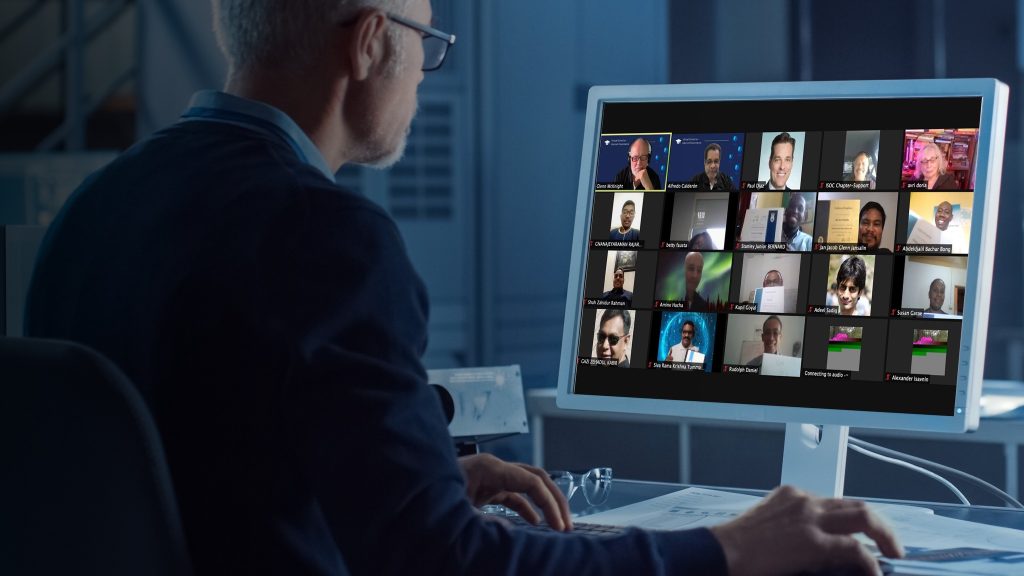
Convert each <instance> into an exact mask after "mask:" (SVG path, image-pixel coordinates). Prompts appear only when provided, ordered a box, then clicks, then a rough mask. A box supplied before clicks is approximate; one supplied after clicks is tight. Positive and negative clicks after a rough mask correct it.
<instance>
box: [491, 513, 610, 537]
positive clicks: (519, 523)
mask: <svg viewBox="0 0 1024 576" xmlns="http://www.w3.org/2000/svg"><path fill="white" fill-rule="evenodd" d="M504 519H505V520H507V521H508V522H509V524H512V525H513V526H515V527H517V528H523V529H525V530H535V531H537V532H555V530H554V529H552V528H551V527H550V526H548V525H547V524H545V523H543V522H541V523H540V524H537V525H533V524H530V523H529V522H527V521H526V520H524V519H523V517H522V516H506V517H504ZM625 530H626V529H625V528H624V527H622V526H606V525H604V524H587V523H586V522H573V529H572V532H567V534H583V535H585V536H615V535H616V534H622V533H623V532H624V531H625Z"/></svg>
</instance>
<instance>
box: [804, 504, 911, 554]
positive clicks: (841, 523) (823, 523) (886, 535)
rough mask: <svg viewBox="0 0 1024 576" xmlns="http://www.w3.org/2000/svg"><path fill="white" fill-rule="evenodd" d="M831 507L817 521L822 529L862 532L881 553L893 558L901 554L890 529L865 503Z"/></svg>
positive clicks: (846, 532) (840, 532)
mask: <svg viewBox="0 0 1024 576" xmlns="http://www.w3.org/2000/svg"><path fill="white" fill-rule="evenodd" d="M854 502H855V501H854ZM831 508H832V509H831V510H826V511H825V512H824V513H822V516H821V520H820V522H819V526H820V527H821V529H822V530H824V531H825V532H828V533H830V534H853V533H855V532H863V533H864V534H866V535H867V536H868V537H869V538H871V539H872V540H874V541H875V543H876V544H878V549H879V550H881V552H882V554H885V555H886V556H889V557H895V558H898V557H901V556H903V547H902V546H900V543H899V541H898V540H897V539H896V535H895V534H893V532H892V529H890V528H889V526H887V525H886V524H885V522H883V521H882V519H881V518H879V517H878V515H877V514H875V513H874V512H872V511H871V510H870V509H868V507H867V505H865V504H863V503H861V502H855V504H854V505H850V506H841V507H837V506H831Z"/></svg>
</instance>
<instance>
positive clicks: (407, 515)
mask: <svg viewBox="0 0 1024 576" xmlns="http://www.w3.org/2000/svg"><path fill="white" fill-rule="evenodd" d="M235 120H238V118H235ZM241 120H242V121H241V122H234V123H224V122H206V121H191V122H182V123H179V124H176V125H174V126H172V127H170V128H168V129H166V130H164V131H162V132H160V133H158V134H156V135H154V136H152V137H151V138H149V139H147V140H145V141H143V142H141V143H139V144H137V145H136V146H134V147H133V148H132V149H130V150H129V151H127V152H126V153H125V154H123V155H122V156H121V157H120V158H118V159H117V160H115V161H114V162H113V163H112V164H111V165H110V166H108V167H106V168H104V169H103V170H101V171H100V172H98V173H96V174H94V175H93V176H91V177H90V178H89V179H88V180H87V181H86V182H85V183H84V184H83V185H82V186H81V187H80V188H79V189H78V190H77V191H76V192H75V193H74V195H73V196H72V198H71V199H70V200H69V201H68V203H67V205H66V206H65V208H64V209H63V210H62V211H61V213H60V214H59V215H58V217H57V219H56V220H55V221H54V223H53V225H52V226H51V227H50V230H49V232H48V234H47V237H46V240H45V242H44V245H43V248H42V251H41V253H40V256H39V260H38V263H37V266H36V272H35V276H34V279H33V283H32V288H31V294H30V297H29V304H28V311H27V315H26V327H27V328H26V331H27V334H28V335H30V336H39V337H55V338H66V339H70V340H75V341H79V342H83V343H85V344H87V345H89V346H92V347H94V348H96V349H98V350H99V351H101V352H102V353H104V354H106V355H107V356H109V357H110V358H111V359H113V360H114V361H115V362H116V363H117V364H119V365H120V366H121V368H122V369H123V370H124V371H125V372H126V373H127V375H128V376H129V377H130V378H131V379H132V380H133V381H134V382H135V384H136V385H137V386H138V387H139V389H140V390H141V391H142V393H143V395H144V397H145V398H146V400H147V402H148V404H149V406H150V407H151V409H152V411H153V412H154V415H155V417H156V420H157V424H158V427H159V429H160V432H161V435H162V437H163V441H164V443H165V447H166V451H167V456H168V459H169V462H170V469H171V473H172V476H173V481H174V486H175V490H176V493H177V495H178V498H179V503H180V505H181V510H182V518H183V521H184V525H185V531H186V535H187V539H188V544H189V547H190V553H191V555H192V559H193V562H194V564H195V567H196V570H197V572H198V573H200V574H218V575H220V574H262V573H280V574H343V573H346V569H347V570H349V571H351V573H354V574H504V573H518V574H531V575H537V574H557V575H559V576H566V575H578V574H597V573H604V574H626V573H628V574H661V573H687V574H715V573H721V572H724V559H723V557H722V552H721V549H720V547H719V546H718V544H717V542H716V541H715V540H714V538H713V537H712V536H711V535H710V533H709V532H707V531H706V530H697V531H691V532H678V533H659V534H651V533H646V532H642V531H639V530H634V531H630V532H628V533H626V534H624V535H621V536H618V537H614V538H611V539H607V540H602V541H597V540H593V539H588V538H585V537H581V536H571V535H560V534H550V535H546V534H537V533H528V532H525V531H519V530H515V529H510V528H505V527H503V526H499V525H497V524H495V523H493V522H488V521H485V520H483V519H482V518H481V517H480V516H479V515H478V514H477V513H476V512H475V511H474V509H473V508H472V506H471V505H470V503H469V502H468V501H467V500H466V497H465V486H464V484H463V480H462V477H461V474H460V471H459V468H458V465H457V462H456V458H455V455H454V453H453V449H452V444H451V440H450V438H449V436H448V433H447V429H446V426H445V423H444V421H443V419H442V415H441V411H440V408H439V405H438V402H437V399H436V397H435V395H434V393H433V392H432V391H431V390H430V389H429V388H428V386H427V383H426V376H425V373H424V369H423V366H422V365H421V363H420V355H421V353H422V352H423V350H424V347H425V344H426V323H427V298H426V293H425V290H424V286H423V284H422V282H421V280H420V279H419V277H418V276H417V274H416V272H415V271H414V270H413V268H412V266H411V264H410V262H409V260H408V258H407V256H406V252H405V249H404V246H403V244H402V240H401V239H400V237H399V233H398V231H397V229H396V227H395V224H394V223H393V222H392V220H391V219H390V218H389V217H388V215H387V214H386V213H385V212H383V211H382V210H381V209H380V208H379V207H378V206H376V205H375V204H373V203H371V202H370V201H368V200H367V199H365V198H363V197H362V196H359V195H356V194H352V193H350V192H347V191H345V190H343V189H341V188H339V187H338V186H337V185H335V184H334V183H333V182H332V181H329V180H328V179H327V178H326V177H325V176H324V175H323V172H322V170H317V169H316V168H315V167H313V166H311V165H310V163H309V162H307V161H304V159H303V158H301V155H300V154H297V153H296V150H295V147H294V146H292V145H289V143H288V141H287V139H286V138H284V137H281V136H280V135H279V134H277V133H276V132H275V131H274V130H269V131H268V130H254V129H252V128H250V127H247V126H246V125H245V124H246V122H245V119H244V118H242V119H241ZM253 122H254V123H258V122H256V121H255V119H254V120H253Z"/></svg>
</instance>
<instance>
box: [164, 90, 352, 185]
mask: <svg viewBox="0 0 1024 576" xmlns="http://www.w3.org/2000/svg"><path fill="white" fill-rule="evenodd" d="M181 121H182V122H195V121H206V122H224V123H226V124H234V125H236V126H243V127H245V128H249V129H252V130H255V131H257V132H261V133H263V134H267V135H270V136H272V137H275V138H280V139H281V140H284V141H285V142H286V143H287V144H288V146H290V147H291V148H292V150H294V151H295V154H296V155H297V156H298V157H299V158H300V159H301V160H302V161H303V162H305V163H306V164H309V165H310V166H312V167H314V168H316V169H317V170H319V171H320V172H322V173H323V175H324V177H326V178H327V179H328V180H330V181H331V182H334V181H335V180H334V171H332V170H331V168H330V166H328V165H327V161H326V160H324V156H323V154H321V153H320V149H319V148H317V147H316V144H314V143H313V141H312V140H310V139H309V136H307V135H306V133H305V132H303V131H302V128H299V125H298V124H296V123H295V121H294V120H292V119H291V117H290V116H288V115H287V114H285V113H284V112H282V111H281V110H278V109H277V108H274V107H273V106H271V105H269V104H264V103H263V102H257V101H256V100H249V99H248V98H242V97H241V96H235V95H233V94H228V93H226V92H221V91H219V90H200V91H199V92H196V93H195V94H193V95H192V100H191V101H189V107H188V109H187V110H185V112H183V113H182V115H181Z"/></svg>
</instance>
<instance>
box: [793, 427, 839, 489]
mask: <svg viewBox="0 0 1024 576" xmlns="http://www.w3.org/2000/svg"><path fill="white" fill-rule="evenodd" d="M849 435H850V427H849V426H816V425H814V424H793V423H789V424H786V444H785V448H784V450H783V453H782V483H783V484H790V485H793V486H796V487H797V488H800V489H801V490H804V491H807V492H810V493H811V494H814V495H816V496H823V497H826V498H842V497H843V483H844V482H845V480H846V440H847V438H848V437H849Z"/></svg>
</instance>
